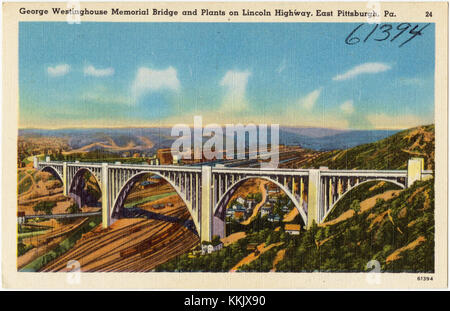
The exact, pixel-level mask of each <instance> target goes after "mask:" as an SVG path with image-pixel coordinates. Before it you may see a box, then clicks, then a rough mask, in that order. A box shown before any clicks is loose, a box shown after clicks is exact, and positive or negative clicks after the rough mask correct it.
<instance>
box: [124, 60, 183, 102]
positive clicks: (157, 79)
mask: <svg viewBox="0 0 450 311" xmlns="http://www.w3.org/2000/svg"><path fill="white" fill-rule="evenodd" d="M179 89H180V81H179V80H178V77H177V70H176V69H175V68H173V67H172V66H170V67H168V68H167V69H164V70H155V69H151V68H147V67H141V68H139V69H138V72H137V74H136V78H135V79H134V82H133V85H132V94H133V96H134V97H135V99H138V98H139V97H141V96H142V95H144V94H146V93H149V92H155V91H159V90H169V91H175V92H176V91H178V90H179Z"/></svg>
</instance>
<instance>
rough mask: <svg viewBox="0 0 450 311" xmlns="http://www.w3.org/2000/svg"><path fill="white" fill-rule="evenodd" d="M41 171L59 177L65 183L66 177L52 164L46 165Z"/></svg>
mask: <svg viewBox="0 0 450 311" xmlns="http://www.w3.org/2000/svg"><path fill="white" fill-rule="evenodd" d="M40 171H42V172H47V173H50V174H52V175H53V176H54V177H55V178H58V179H59V180H60V181H61V182H62V183H64V179H63V177H62V175H61V174H60V173H59V172H58V170H57V169H55V168H54V167H53V166H50V165H48V166H44V167H43V168H41V169H40Z"/></svg>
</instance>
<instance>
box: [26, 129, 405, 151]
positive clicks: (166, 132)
mask: <svg viewBox="0 0 450 311" xmlns="http://www.w3.org/2000/svg"><path fill="white" fill-rule="evenodd" d="M397 132H398V131H396V130H335V129H328V128H301V127H280V133H279V136H280V137H279V138H280V139H279V143H280V144H284V145H297V146H298V145H300V146H301V147H303V148H307V149H313V150H319V151H329V150H335V149H346V148H351V147H354V146H357V145H360V144H365V143H370V142H374V141H377V140H380V139H383V138H385V137H388V136H390V135H392V134H395V133H397ZM19 136H20V137H25V138H26V137H36V136H45V137H58V138H64V139H66V140H67V144H68V145H69V146H70V148H71V149H72V150H80V152H86V151H96V150H106V151H112V152H119V151H140V152H155V151H156V150H157V149H159V148H169V147H170V146H171V145H172V143H173V141H174V140H175V139H176V138H178V137H173V136H171V128H165V127H162V128H110V129H109V128H105V129H58V130H47V129H21V130H19ZM268 136H269V137H268V139H269V140H270V135H268ZM224 137H225V133H224ZM205 139H207V138H205ZM224 142H225V138H224Z"/></svg>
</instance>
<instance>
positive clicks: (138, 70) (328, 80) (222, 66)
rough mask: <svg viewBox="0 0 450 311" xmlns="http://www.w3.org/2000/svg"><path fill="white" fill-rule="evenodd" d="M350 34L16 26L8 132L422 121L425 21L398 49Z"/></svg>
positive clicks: (430, 88)
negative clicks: (14, 110)
mask: <svg viewBox="0 0 450 311" xmlns="http://www.w3.org/2000/svg"><path fill="white" fill-rule="evenodd" d="M414 25H415V24H414ZM414 25H413V26H414ZM356 26H358V24H353V23H89V22H83V23H81V24H67V23H63V22H21V23H20V25H19V127H20V128H78V127H158V126H171V125H174V124H192V123H193V118H194V116H202V117H203V125H206V124H212V123H216V124H219V125H223V124H226V123H231V124H237V123H243V124H248V123H254V124H262V123H264V124H280V125H281V126H301V127H326V128H339V129H402V128H409V127H413V126H417V125H424V124H430V123H433V122H434V66H435V63H434V54H435V49H434V31H435V29H434V24H431V25H429V26H428V27H427V28H426V29H425V30H424V31H423V34H422V35H420V36H417V37H415V38H414V39H412V40H411V41H410V42H408V43H406V44H405V45H403V46H402V47H399V45H400V44H401V43H402V42H403V41H405V40H406V39H407V38H409V37H410V36H411V35H410V34H408V33H409V31H405V32H404V33H403V34H402V35H401V36H399V37H398V38H396V39H395V41H392V42H391V41H390V40H391V38H392V37H393V36H394V34H395V33H397V32H398V31H397V32H394V30H393V34H392V36H391V38H389V39H388V40H385V41H376V40H373V39H369V40H367V41H366V42H363V38H364V37H365V36H366V35H367V34H368V33H370V31H371V29H372V27H373V25H370V24H365V25H363V26H362V27H361V28H360V29H359V30H358V32H356V33H355V34H356V35H358V36H360V37H361V41H360V42H359V43H358V44H354V45H348V44H346V43H345V39H346V37H347V36H348V35H349V33H350V32H351V31H352V30H353V29H354V28H355V27H356ZM422 26H423V25H422ZM393 27H394V29H395V27H397V24H393ZM411 28H412V27H411ZM382 37H383V34H382V33H381V31H380V32H375V33H374V36H373V38H382Z"/></svg>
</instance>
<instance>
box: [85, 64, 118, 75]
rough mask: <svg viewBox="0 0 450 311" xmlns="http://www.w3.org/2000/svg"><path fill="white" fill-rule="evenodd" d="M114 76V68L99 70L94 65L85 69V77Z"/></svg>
mask: <svg viewBox="0 0 450 311" xmlns="http://www.w3.org/2000/svg"><path fill="white" fill-rule="evenodd" d="M113 74H114V68H105V69H97V68H95V67H94V66H92V65H89V66H86V67H84V75H85V76H94V77H106V76H111V75H113Z"/></svg>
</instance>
